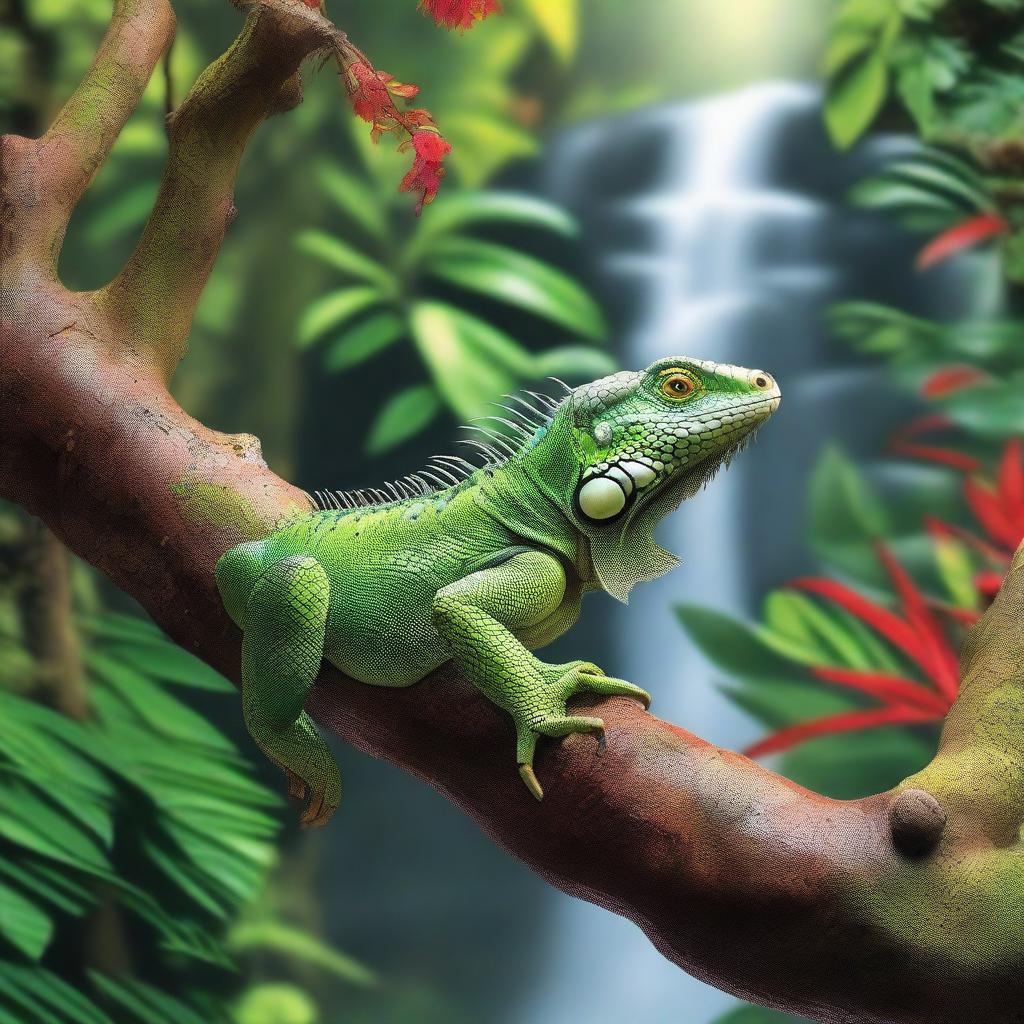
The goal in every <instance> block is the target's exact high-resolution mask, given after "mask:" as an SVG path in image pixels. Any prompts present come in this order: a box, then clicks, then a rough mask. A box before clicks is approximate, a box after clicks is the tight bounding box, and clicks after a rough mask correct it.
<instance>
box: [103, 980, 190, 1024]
mask: <svg viewBox="0 0 1024 1024" xmlns="http://www.w3.org/2000/svg"><path fill="white" fill-rule="evenodd" d="M88 973H89V978H90V980H91V981H92V983H93V984H94V985H95V986H96V988H97V989H98V990H99V991H100V992H102V993H103V995H104V996H106V997H107V999H109V1000H110V1001H111V1002H113V1003H115V1004H116V1005H117V1006H118V1007H120V1009H121V1010H123V1011H124V1012H126V1013H128V1014H130V1015H131V1016H130V1019H131V1020H132V1022H133V1024H134V1022H136V1021H137V1022H139V1024H171V1022H173V1024H210V1022H209V1021H204V1020H203V1018H202V1017H200V1016H199V1015H198V1014H197V1013H196V1012H195V1011H194V1010H193V1009H192V1008H191V1007H189V1006H187V1005H186V1004H185V1003H183V1002H181V1000H179V999H172V998H171V997H170V996H169V995H167V994H165V993H164V992H161V991H159V990H158V989H155V988H153V987H152V986H151V985H146V984H144V983H143V982H141V981H136V980H135V979H133V978H123V979H118V980H115V979H114V978H108V977H106V976H105V975H103V974H100V973H99V972H98V971H89V972H88Z"/></svg>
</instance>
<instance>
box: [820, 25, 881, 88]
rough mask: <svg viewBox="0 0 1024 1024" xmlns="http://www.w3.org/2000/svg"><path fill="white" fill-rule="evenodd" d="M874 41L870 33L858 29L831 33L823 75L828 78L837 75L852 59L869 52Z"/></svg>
mask: <svg viewBox="0 0 1024 1024" xmlns="http://www.w3.org/2000/svg"><path fill="white" fill-rule="evenodd" d="M874 40H875V37H874V35H872V33H870V32H865V31H864V30H862V29H858V28H851V29H844V30H840V31H835V32H833V33H832V35H831V36H830V38H829V41H828V46H827V47H826V49H825V60H824V62H823V70H824V72H825V74H826V75H827V76H829V77H831V76H833V75H835V74H837V73H838V72H839V71H841V70H842V69H843V68H844V67H846V65H847V64H849V63H850V61H851V60H853V59H854V57H859V56H860V55H861V54H862V53H864V51H865V50H869V49H870V48H871V47H872V46H873V45H874Z"/></svg>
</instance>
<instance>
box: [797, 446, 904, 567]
mask: <svg viewBox="0 0 1024 1024" xmlns="http://www.w3.org/2000/svg"><path fill="white" fill-rule="evenodd" d="M808 506H809V509H808V511H809V519H810V531H811V536H812V539H813V543H814V544H815V546H816V547H818V548H819V549H820V548H824V549H825V550H827V549H828V548H829V547H830V546H833V545H845V544H851V543H853V544H866V543H867V544H870V543H872V542H873V541H875V540H877V539H879V538H881V537H884V536H885V535H886V534H887V532H888V530H889V528H890V524H889V521H888V516H887V514H886V511H885V506H884V505H883V504H882V502H881V500H880V499H879V498H878V496H877V495H876V494H875V493H874V491H873V490H872V489H871V488H870V487H869V486H868V484H867V482H866V481H865V479H864V477H863V475H862V474H861V473H860V471H859V470H858V469H857V467H856V466H855V465H854V464H853V463H852V462H851V461H850V459H849V458H848V457H847V456H846V455H845V453H844V452H843V451H842V450H841V449H839V448H837V447H836V446H834V445H830V446H829V447H828V448H827V449H826V450H825V453H824V455H823V456H822V457H821V458H820V459H819V460H818V464H817V465H816V466H815V469H814V473H813V474H812V476H811V482H810V488H809V493H808Z"/></svg>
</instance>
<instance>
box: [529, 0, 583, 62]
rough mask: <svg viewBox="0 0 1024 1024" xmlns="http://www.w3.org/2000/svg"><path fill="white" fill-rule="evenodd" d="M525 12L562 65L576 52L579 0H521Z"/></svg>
mask: <svg viewBox="0 0 1024 1024" xmlns="http://www.w3.org/2000/svg"><path fill="white" fill-rule="evenodd" d="M523 6H524V7H525V8H526V12H527V13H528V14H529V15H530V17H531V18H533V20H534V21H535V22H536V23H537V27H538V28H539V29H540V31H541V34H542V35H543V36H544V38H545V39H547V41H548V43H550V44H551V48H552V49H553V50H554V51H555V53H556V54H557V55H558V56H559V58H561V60H562V61H563V63H568V62H569V61H570V60H572V56H573V54H574V53H575V52H576V36H577V29H578V20H579V9H578V8H579V0H523Z"/></svg>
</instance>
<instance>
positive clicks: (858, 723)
mask: <svg viewBox="0 0 1024 1024" xmlns="http://www.w3.org/2000/svg"><path fill="white" fill-rule="evenodd" d="M940 717H941V715H934V714H932V713H931V712H929V711H921V710H919V709H917V708H899V707H885V708H871V709H869V710H867V711H844V712H842V713H841V714H838V715H828V716H826V717H825V718H814V719H811V721H809V722H800V723H799V724H798V725H791V726H788V727H787V728H785V729H779V730H778V732H774V733H771V735H769V736H766V737H765V738H764V739H762V740H758V742H757V743H754V744H752V745H751V746H749V747H747V749H746V750H744V751H743V753H744V754H746V755H747V757H764V756H765V755H766V754H778V753H780V752H781V751H783V750H789V749H790V748H791V747H795V746H796V745H797V744H798V743H803V742H804V741H805V740H809V739H813V738H814V737H815V736H833V735H835V734H836V733H843V732H856V731H858V730H860V729H874V728H877V727H878V726H880V725H896V724H902V723H909V722H931V721H935V720H936V719H937V718H940Z"/></svg>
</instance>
